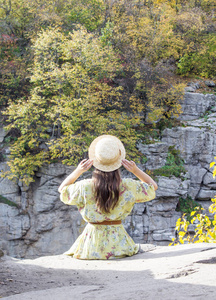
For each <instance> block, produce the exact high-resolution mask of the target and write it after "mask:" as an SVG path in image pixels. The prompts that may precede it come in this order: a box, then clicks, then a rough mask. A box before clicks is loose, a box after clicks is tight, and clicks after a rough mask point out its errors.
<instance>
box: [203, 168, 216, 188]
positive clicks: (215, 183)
mask: <svg viewBox="0 0 216 300" xmlns="http://www.w3.org/2000/svg"><path fill="white" fill-rule="evenodd" d="M203 184H204V185H205V186H206V187H208V188H209V189H211V190H216V180H215V178H213V174H212V173H211V172H206V174H205V176H204V178H203Z"/></svg>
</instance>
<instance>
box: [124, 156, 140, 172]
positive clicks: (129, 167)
mask: <svg viewBox="0 0 216 300" xmlns="http://www.w3.org/2000/svg"><path fill="white" fill-rule="evenodd" d="M122 165H123V166H124V167H125V169H126V170H128V171H129V172H131V173H134V172H135V171H136V169H137V165H136V164H135V162H134V161H132V160H131V161H129V160H127V159H123V160H122Z"/></svg>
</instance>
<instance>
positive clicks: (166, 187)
mask: <svg viewBox="0 0 216 300" xmlns="http://www.w3.org/2000/svg"><path fill="white" fill-rule="evenodd" d="M182 111H183V112H182V114H181V115H180V117H179V119H180V120H181V121H182V126H179V127H174V128H171V129H165V130H164V131H163V133H162V138H161V140H160V141H159V142H156V143H154V144H149V145H143V144H139V145H138V147H139V150H140V151H141V153H142V154H143V156H144V157H145V161H146V162H145V164H143V165H142V166H141V167H143V168H148V169H149V170H154V169H158V168H160V167H163V166H164V165H165V164H166V160H167V155H168V151H169V147H170V146H175V149H176V150H180V155H181V157H182V159H184V162H185V168H186V170H187V172H186V174H182V176H180V177H178V178H176V177H171V178H168V177H163V176H159V177H158V186H159V189H158V191H157V197H156V199H155V200H153V201H151V202H148V203H146V204H145V203H140V204H137V205H135V207H134V209H133V211H132V213H131V215H130V216H128V218H127V219H126V220H125V221H124V226H125V228H126V230H127V231H128V232H129V234H130V235H131V236H132V237H133V239H134V240H135V241H136V242H139V243H155V244H159V245H167V244H168V243H169V242H170V241H171V239H172V238H173V237H174V236H175V224H176V221H177V219H178V218H179V217H180V215H181V212H177V211H176V207H177V204H178V202H179V198H180V197H183V198H186V197H187V196H191V198H192V199H195V200H196V201H198V202H199V203H201V204H202V206H203V207H204V208H207V207H208V206H209V204H210V199H211V198H212V197H213V196H214V195H216V182H215V181H214V180H213V177H212V173H211V170H210V169H209V163H210V162H211V161H213V159H214V156H215V155H216V131H215V129H216V96H214V95H211V94H207V95H203V94H199V93H189V92H186V93H185V97H184V101H183V102H182ZM0 138H1V142H3V141H4V132H3V131H1V132H0ZM5 168H6V164H5V163H4V162H3V163H1V169H5ZM72 170H73V167H66V166H63V165H61V164H52V165H49V166H47V167H43V168H41V169H40V170H39V171H38V172H37V173H36V176H35V182H34V183H33V184H31V185H30V187H28V188H27V187H25V186H23V185H22V183H20V182H17V183H12V182H10V181H8V180H7V179H0V195H2V196H5V197H6V198H7V199H9V200H11V201H13V202H14V203H15V204H16V206H11V205H7V204H4V203H0V248H2V249H4V250H5V251H6V252H7V253H8V254H9V255H11V256H15V257H29V258H30V257H37V256H42V255H53V254H60V253H62V252H64V251H66V250H67V249H68V248H69V247H70V246H71V244H72V243H73V242H74V240H75V239H76V238H77V236H78V235H79V234H80V233H81V231H82V230H83V228H84V226H85V223H84V222H83V221H82V219H81V217H80V215H79V212H78V211H77V209H76V208H75V207H72V206H67V205H64V204H62V203H61V202H60V201H59V194H58V192H57V187H58V186H59V184H60V183H61V181H62V180H63V179H64V178H65V176H67V174H69V173H70V172H71V171H72ZM89 175H90V174H86V176H89Z"/></svg>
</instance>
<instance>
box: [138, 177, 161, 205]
mask: <svg viewBox="0 0 216 300" xmlns="http://www.w3.org/2000/svg"><path fill="white" fill-rule="evenodd" d="M133 191H134V196H135V203H140V202H147V201H150V200H153V199H154V198H155V196H156V194H155V189H154V186H153V184H147V183H146V182H142V181H137V180H133Z"/></svg>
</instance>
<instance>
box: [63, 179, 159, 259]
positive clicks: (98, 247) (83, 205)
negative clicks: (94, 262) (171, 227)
mask: <svg viewBox="0 0 216 300" xmlns="http://www.w3.org/2000/svg"><path fill="white" fill-rule="evenodd" d="M154 198H155V190H154V187H153V185H151V184H150V185H148V184H147V183H144V182H141V181H136V180H132V179H129V178H125V179H122V180H121V183H120V197H119V200H118V203H117V205H116V206H115V207H114V209H113V210H111V212H110V213H108V214H105V213H101V212H100V211H99V210H98V209H97V206H96V203H95V198H94V192H93V182H92V179H85V180H81V181H77V182H76V183H74V184H71V185H68V186H65V187H64V188H63V190H62V192H61V196H60V199H61V201H62V202H64V203H65V204H68V205H76V206H77V207H78V209H79V212H80V213H81V215H82V217H83V219H84V220H85V221H86V222H92V223H99V222H103V221H113V220H123V219H125V218H126V217H127V216H128V215H129V214H130V212H131V210H132V209H133V206H134V204H135V203H140V202H147V201H150V200H152V199H154ZM138 251H139V245H137V244H135V243H134V241H133V240H132V238H131V237H130V236H129V235H128V233H127V232H126V230H125V229H124V227H123V225H122V224H120V225H119V224H118V225H98V224H96V225H95V224H90V223H88V224H87V225H86V227H85V229H84V231H83V232H82V234H81V235H80V236H79V237H78V238H77V240H76V241H75V242H74V244H73V245H72V247H71V248H70V249H69V250H68V251H67V252H66V253H65V254H67V255H71V256H73V257H75V258H78V259H112V258H121V257H125V256H131V255H134V254H136V253H137V252H138Z"/></svg>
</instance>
